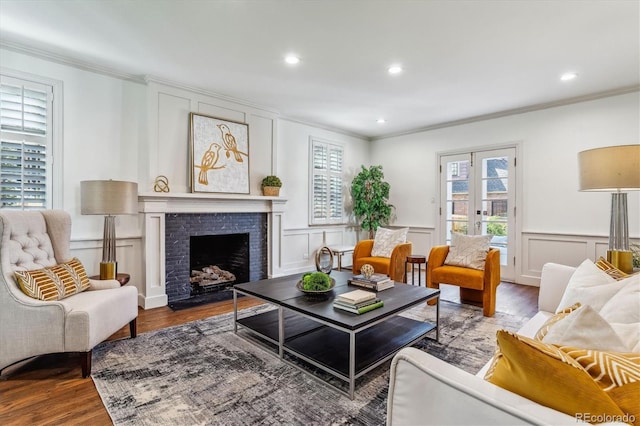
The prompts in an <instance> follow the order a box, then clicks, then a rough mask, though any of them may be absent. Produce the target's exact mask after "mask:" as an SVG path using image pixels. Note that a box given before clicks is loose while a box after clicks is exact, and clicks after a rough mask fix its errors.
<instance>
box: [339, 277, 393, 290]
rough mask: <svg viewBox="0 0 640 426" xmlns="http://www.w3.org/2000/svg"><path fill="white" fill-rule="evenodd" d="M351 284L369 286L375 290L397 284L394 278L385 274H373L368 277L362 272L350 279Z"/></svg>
mask: <svg viewBox="0 0 640 426" xmlns="http://www.w3.org/2000/svg"><path fill="white" fill-rule="evenodd" d="M349 284H351V285H356V286H358V287H364V288H368V289H370V290H373V291H382V290H386V289H388V288H391V287H393V286H394V285H395V283H394V282H393V280H392V279H391V278H389V277H388V276H386V275H384V274H373V275H371V276H370V277H368V278H367V277H365V276H364V275H362V274H360V275H354V276H353V277H352V278H351V279H350V280H349Z"/></svg>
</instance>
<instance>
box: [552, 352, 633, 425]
mask: <svg viewBox="0 0 640 426" xmlns="http://www.w3.org/2000/svg"><path fill="white" fill-rule="evenodd" d="M561 349H562V351H563V352H564V353H566V354H567V355H569V356H570V357H571V358H573V359H574V360H576V362H578V364H580V365H581V366H582V367H583V368H584V369H585V370H586V371H587V373H589V375H590V376H591V378H592V379H593V380H594V381H595V382H596V384H597V385H598V386H599V387H600V388H601V389H602V390H604V391H605V392H606V393H607V394H608V395H609V396H610V397H611V399H612V400H613V401H614V402H615V403H616V405H617V406H618V407H620V409H621V410H622V411H623V412H624V413H625V414H626V415H627V418H625V419H617V420H619V421H622V422H631V423H633V424H636V425H640V354H637V353H620V352H608V351H607V352H605V351H595V350H587V349H579V348H571V347H562V348H561Z"/></svg>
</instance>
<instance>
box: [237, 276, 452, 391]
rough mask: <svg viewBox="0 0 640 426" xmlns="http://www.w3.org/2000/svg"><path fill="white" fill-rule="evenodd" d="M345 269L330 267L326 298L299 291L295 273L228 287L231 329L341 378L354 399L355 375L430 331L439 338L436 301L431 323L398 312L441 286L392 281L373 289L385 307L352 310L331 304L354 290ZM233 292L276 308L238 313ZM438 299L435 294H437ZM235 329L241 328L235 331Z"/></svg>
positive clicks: (422, 300) (438, 310)
mask: <svg viewBox="0 0 640 426" xmlns="http://www.w3.org/2000/svg"><path fill="white" fill-rule="evenodd" d="M351 276H352V274H351V273H350V272H338V271H333V272H332V273H331V277H332V278H335V280H336V286H335V288H334V289H333V291H332V292H331V293H330V294H329V297H328V298H327V299H325V300H318V299H316V298H310V297H308V296H306V295H304V294H303V293H302V292H300V291H299V290H298V289H297V288H296V283H297V282H298V280H299V279H300V274H297V275H295V276H288V277H280V278H273V279H267V280H261V281H255V282H251V283H244V284H236V285H235V286H233V307H234V309H233V311H234V332H235V333H236V334H238V335H240V336H242V337H244V338H247V339H248V340H249V341H251V342H254V343H255V342H258V343H260V344H261V345H262V346H263V347H266V348H269V347H270V348H272V349H273V350H274V351H275V352H277V353H278V356H279V357H280V358H281V359H282V360H283V361H284V362H288V363H289V364H291V365H293V366H295V367H297V368H299V369H301V370H302V371H304V372H305V373H308V374H312V373H311V372H310V371H308V370H307V369H304V368H301V367H300V366H299V365H297V364H296V363H293V362H290V361H288V360H287V357H285V354H286V355H287V356H292V357H294V358H298V359H301V360H303V361H305V362H306V363H309V364H311V365H313V366H315V367H317V368H319V369H321V370H323V371H325V372H327V373H329V374H331V375H333V376H335V377H337V378H339V379H341V380H343V381H345V382H347V383H348V385H349V390H348V392H344V391H343V390H341V389H339V388H337V389H338V390H340V391H341V392H343V393H345V394H347V395H348V396H349V398H351V399H353V397H354V391H355V380H356V379H357V378H358V377H360V376H362V375H364V374H366V373H367V372H369V371H371V370H373V369H374V368H376V367H377V366H379V365H380V364H382V363H384V362H385V361H387V360H389V359H391V358H392V357H393V356H394V355H395V354H396V353H397V352H398V351H399V350H400V349H402V348H404V347H406V346H411V345H412V344H414V343H416V342H418V341H420V340H421V339H423V338H425V337H426V336H427V334H428V333H429V332H431V331H433V330H435V333H436V338H435V340H438V338H439V335H438V334H439V333H438V319H439V315H440V305H439V302H438V303H436V305H435V308H436V323H435V324H433V323H430V322H423V321H416V320H413V319H410V318H406V317H403V316H399V315H398V314H399V313H401V312H404V311H406V310H408V309H410V308H412V307H414V306H416V305H419V304H420V303H425V302H426V301H428V300H432V299H434V298H438V296H439V295H440V290H437V289H431V288H422V287H415V286H411V285H407V284H403V283H396V285H395V287H394V288H391V289H388V290H384V291H381V292H379V293H378V297H379V298H380V299H382V300H383V301H384V306H383V307H381V308H378V309H374V310H372V311H369V312H367V313H364V314H361V315H356V314H351V313H349V312H344V311H340V310H337V309H334V308H333V306H332V304H333V299H334V298H335V297H336V296H337V295H339V294H342V293H346V292H347V291H351V290H355V289H357V288H358V287H354V286H350V285H348V284H347V280H348V279H349V278H351ZM238 294H244V295H247V296H251V297H255V298H258V299H260V300H263V301H265V302H267V303H269V304H272V305H273V306H274V307H275V308H276V309H272V310H269V311H267V312H262V313H259V314H256V315H251V316H247V317H243V318H239V315H238V303H237V296H238ZM438 301H439V298H438ZM239 331H240V333H239Z"/></svg>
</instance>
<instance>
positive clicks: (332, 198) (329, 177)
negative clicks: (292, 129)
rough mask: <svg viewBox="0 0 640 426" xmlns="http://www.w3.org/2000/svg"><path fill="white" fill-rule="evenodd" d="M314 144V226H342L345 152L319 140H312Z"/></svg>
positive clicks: (312, 173) (312, 165) (311, 220)
mask: <svg viewBox="0 0 640 426" xmlns="http://www.w3.org/2000/svg"><path fill="white" fill-rule="evenodd" d="M311 145H312V146H311V191H310V192H311V206H310V209H311V214H310V216H311V218H310V223H311V224H312V225H317V224H329V223H342V222H343V216H344V215H343V197H342V186H343V185H342V184H343V177H342V170H343V157H344V149H343V147H342V146H339V145H334V144H330V143H327V142H324V141H318V140H312V142H311Z"/></svg>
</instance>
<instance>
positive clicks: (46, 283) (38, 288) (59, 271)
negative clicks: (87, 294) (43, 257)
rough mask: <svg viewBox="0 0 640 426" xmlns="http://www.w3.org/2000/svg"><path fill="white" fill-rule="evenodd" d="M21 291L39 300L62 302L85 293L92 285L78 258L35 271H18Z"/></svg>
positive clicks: (17, 277)
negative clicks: (66, 298)
mask: <svg viewBox="0 0 640 426" xmlns="http://www.w3.org/2000/svg"><path fill="white" fill-rule="evenodd" d="M15 276H16V279H17V280H18V284H19V285H20V289H21V290H22V291H23V292H24V294H26V295H27V296H29V297H33V298H34V299H39V300H60V299H64V298H65V297H69V296H71V295H72V294H76V293H80V292H82V291H85V290H86V289H88V288H89V286H90V285H91V284H90V282H89V277H87V272H86V271H85V270H84V266H82V263H80V261H79V260H78V259H77V258H75V257H74V258H73V259H71V260H70V261H68V262H65V263H60V264H58V265H55V266H49V267H47V268H43V269H36V270H34V271H16V272H15Z"/></svg>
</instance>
